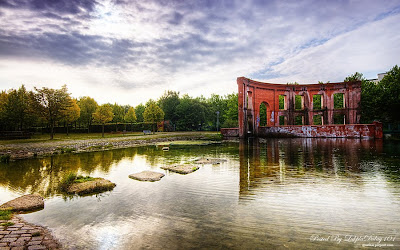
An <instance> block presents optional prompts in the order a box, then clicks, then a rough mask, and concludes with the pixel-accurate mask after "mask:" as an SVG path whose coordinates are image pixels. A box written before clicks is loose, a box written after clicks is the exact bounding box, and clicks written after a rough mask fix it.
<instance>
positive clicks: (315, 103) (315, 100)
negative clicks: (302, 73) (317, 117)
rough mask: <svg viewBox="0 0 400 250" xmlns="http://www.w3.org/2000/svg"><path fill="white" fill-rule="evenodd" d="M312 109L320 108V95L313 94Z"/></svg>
mask: <svg viewBox="0 0 400 250" xmlns="http://www.w3.org/2000/svg"><path fill="white" fill-rule="evenodd" d="M313 109H314V110H317V109H322V96H321V95H313Z"/></svg>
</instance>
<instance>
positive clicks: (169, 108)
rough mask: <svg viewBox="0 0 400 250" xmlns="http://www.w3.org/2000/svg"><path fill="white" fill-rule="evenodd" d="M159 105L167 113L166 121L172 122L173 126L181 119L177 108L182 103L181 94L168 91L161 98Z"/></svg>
mask: <svg viewBox="0 0 400 250" xmlns="http://www.w3.org/2000/svg"><path fill="white" fill-rule="evenodd" d="M158 103H159V105H160V107H161V109H162V110H163V111H164V113H165V117H164V119H165V120H170V121H171V122H172V123H173V124H175V123H176V121H177V120H178V119H179V117H177V115H176V107H177V106H178V105H179V103H180V99H179V92H175V91H171V90H168V91H166V92H165V93H164V95H163V96H161V97H160V99H159V100H158Z"/></svg>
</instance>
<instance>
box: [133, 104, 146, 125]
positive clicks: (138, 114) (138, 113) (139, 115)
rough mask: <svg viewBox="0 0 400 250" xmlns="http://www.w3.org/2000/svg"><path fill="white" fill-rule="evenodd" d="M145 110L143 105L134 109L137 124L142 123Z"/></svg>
mask: <svg viewBox="0 0 400 250" xmlns="http://www.w3.org/2000/svg"><path fill="white" fill-rule="evenodd" d="M145 109H146V107H145V106H144V105H143V104H139V105H137V106H136V107H135V114H136V118H137V122H144V119H143V112H144V110H145Z"/></svg>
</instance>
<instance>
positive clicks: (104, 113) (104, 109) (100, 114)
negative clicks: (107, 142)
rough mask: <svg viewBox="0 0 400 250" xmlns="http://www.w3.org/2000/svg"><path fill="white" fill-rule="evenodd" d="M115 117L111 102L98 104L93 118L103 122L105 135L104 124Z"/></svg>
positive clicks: (102, 133)
mask: <svg viewBox="0 0 400 250" xmlns="http://www.w3.org/2000/svg"><path fill="white" fill-rule="evenodd" d="M113 117H114V113H113V108H112V107H111V105H110V104H103V105H101V106H98V107H97V109H96V112H95V113H94V114H93V118H94V120H95V121H96V122H98V123H100V124H101V136H102V137H104V125H105V124H106V123H107V122H110V121H112V119H113Z"/></svg>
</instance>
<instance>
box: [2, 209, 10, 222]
mask: <svg viewBox="0 0 400 250" xmlns="http://www.w3.org/2000/svg"><path fill="white" fill-rule="evenodd" d="M11 217H12V211H11V210H0V220H11Z"/></svg>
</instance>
